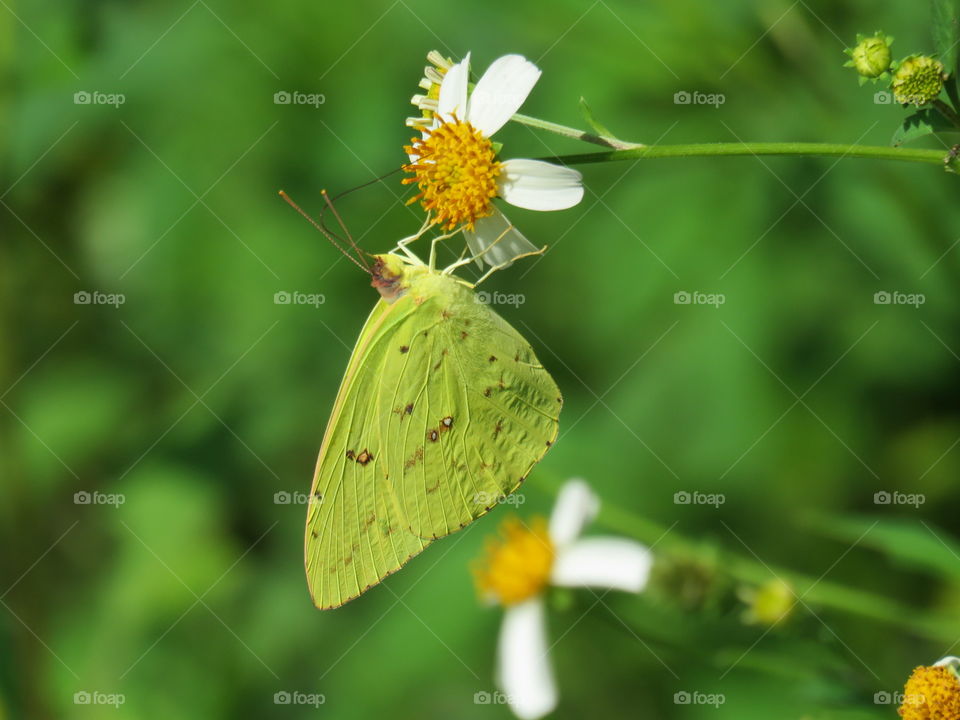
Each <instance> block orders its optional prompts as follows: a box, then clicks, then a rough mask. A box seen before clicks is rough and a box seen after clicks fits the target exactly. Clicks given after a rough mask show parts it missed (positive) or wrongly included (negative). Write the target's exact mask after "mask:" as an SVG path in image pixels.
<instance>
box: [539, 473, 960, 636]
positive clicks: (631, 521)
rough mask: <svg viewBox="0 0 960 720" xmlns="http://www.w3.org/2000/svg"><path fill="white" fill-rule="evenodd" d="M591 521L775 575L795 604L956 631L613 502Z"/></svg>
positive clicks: (543, 482)
mask: <svg viewBox="0 0 960 720" xmlns="http://www.w3.org/2000/svg"><path fill="white" fill-rule="evenodd" d="M536 477H537V483H538V484H539V485H540V486H541V487H543V488H544V489H545V490H547V491H548V492H550V493H551V494H555V493H556V491H557V488H558V486H559V483H557V482H550V481H549V480H548V479H547V478H546V477H545V476H544V474H543V473H537V475H536ZM597 522H598V524H599V525H602V526H603V527H604V528H606V529H607V530H611V531H613V532H615V533H618V534H622V535H626V536H629V537H632V538H634V539H636V540H639V541H640V542H642V543H644V544H646V545H649V546H652V547H654V553H655V554H659V555H662V556H663V557H670V556H671V555H679V556H682V557H691V556H692V557H698V556H700V557H705V559H708V560H710V561H715V562H716V567H717V568H718V569H719V570H720V572H722V573H724V574H725V575H727V576H728V577H730V578H732V579H733V580H735V581H738V582H741V583H745V584H748V585H762V584H763V583H766V582H769V581H770V580H773V579H776V578H780V579H782V580H784V581H786V582H788V583H790V586H791V587H792V589H793V591H794V592H795V593H796V595H797V597H798V598H799V599H798V604H799V603H801V602H802V604H803V605H808V606H812V607H816V608H822V609H826V610H834V611H839V612H844V613H849V614H851V615H858V616H860V617H863V618H867V619H869V620H872V621H875V622H880V623H883V624H886V625H889V626H892V627H894V628H896V629H898V630H901V631H903V630H906V631H909V632H912V633H914V634H915V635H917V636H919V637H924V638H928V639H931V640H936V641H944V640H953V639H955V638H956V635H957V631H958V627H957V621H956V620H955V619H952V618H937V617H933V616H931V615H925V614H921V613H918V612H917V611H916V610H914V609H911V608H909V607H906V606H903V605H901V604H900V603H898V602H896V601H895V600H891V599H890V598H887V597H885V596H879V595H876V594H874V593H871V592H868V591H866V590H860V589H857V588H851V587H847V586H845V585H840V584H838V583H834V582H831V581H829V580H825V579H824V578H823V577H820V578H814V577H811V576H808V575H804V574H802V573H796V572H792V571H790V570H785V569H783V568H780V567H777V566H776V565H773V564H770V563H767V562H766V561H763V560H760V559H758V558H756V557H753V556H752V555H748V554H742V553H737V552H732V551H728V550H726V549H719V552H715V551H714V548H712V547H711V548H707V547H706V546H705V545H704V544H703V543H702V542H697V541H694V540H691V539H689V538H686V537H684V536H683V535H681V534H680V533H679V532H677V531H676V530H674V529H673V526H670V527H666V526H664V525H662V524H660V523H657V522H655V521H652V520H648V519H646V518H643V517H640V516H638V515H635V514H633V513H631V512H629V511H627V510H624V509H622V508H621V507H619V506H617V505H614V504H610V503H606V504H603V505H602V506H601V510H600V515H599V517H598V518H597Z"/></svg>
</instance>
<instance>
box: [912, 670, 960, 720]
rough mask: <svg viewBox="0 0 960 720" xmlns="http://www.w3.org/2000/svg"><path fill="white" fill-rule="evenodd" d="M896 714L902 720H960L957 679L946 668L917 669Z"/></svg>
mask: <svg viewBox="0 0 960 720" xmlns="http://www.w3.org/2000/svg"><path fill="white" fill-rule="evenodd" d="M897 712H898V713H900V717H902V718H903V719H904V720H960V680H958V679H957V676H956V675H955V674H954V673H953V671H952V670H950V669H948V668H945V667H918V668H917V669H916V670H914V671H913V674H912V675H911V676H910V679H909V680H907V684H906V686H905V687H904V689H903V704H902V705H901V706H900V708H899V710H897Z"/></svg>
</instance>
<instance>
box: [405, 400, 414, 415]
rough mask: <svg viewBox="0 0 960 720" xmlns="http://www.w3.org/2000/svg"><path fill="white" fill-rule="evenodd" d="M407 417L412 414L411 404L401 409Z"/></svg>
mask: <svg viewBox="0 0 960 720" xmlns="http://www.w3.org/2000/svg"><path fill="white" fill-rule="evenodd" d="M403 411H404V412H405V413H406V414H407V415H412V414H413V403H407V406H406V407H405V408H404V409H403Z"/></svg>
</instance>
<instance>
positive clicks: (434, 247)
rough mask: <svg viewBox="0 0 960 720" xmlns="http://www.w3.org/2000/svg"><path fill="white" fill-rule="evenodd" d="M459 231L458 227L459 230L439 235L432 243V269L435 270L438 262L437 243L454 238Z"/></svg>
mask: <svg viewBox="0 0 960 720" xmlns="http://www.w3.org/2000/svg"><path fill="white" fill-rule="evenodd" d="M459 232H460V230H459V229H457V230H454V231H453V232H452V233H447V234H446V235H438V236H437V237H435V238H434V239H433V241H432V242H431V243H430V269H431V270H434V269H436V267H437V264H436V263H437V243H439V242H442V241H443V240H447V239H449V238H452V237H453V236H454V235H456V234H457V233H459Z"/></svg>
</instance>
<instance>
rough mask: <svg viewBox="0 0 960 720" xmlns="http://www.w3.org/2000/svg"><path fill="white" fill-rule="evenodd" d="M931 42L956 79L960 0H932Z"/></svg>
mask: <svg viewBox="0 0 960 720" xmlns="http://www.w3.org/2000/svg"><path fill="white" fill-rule="evenodd" d="M932 2H933V42H934V47H935V48H936V51H937V55H938V56H939V58H940V62H942V63H943V64H944V66H946V68H947V73H949V74H950V75H952V76H953V79H954V81H956V76H957V70H958V66H957V62H958V59H960V0H932Z"/></svg>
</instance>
